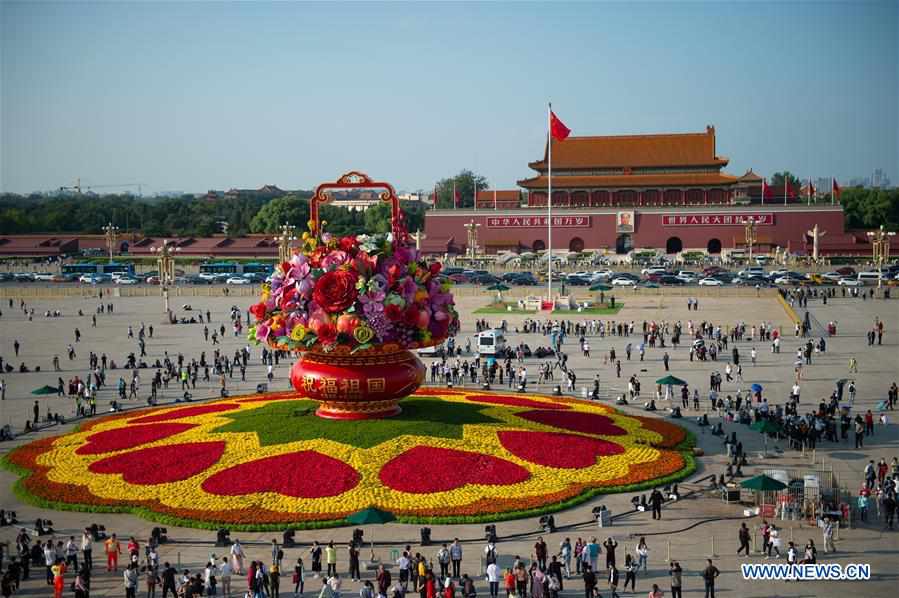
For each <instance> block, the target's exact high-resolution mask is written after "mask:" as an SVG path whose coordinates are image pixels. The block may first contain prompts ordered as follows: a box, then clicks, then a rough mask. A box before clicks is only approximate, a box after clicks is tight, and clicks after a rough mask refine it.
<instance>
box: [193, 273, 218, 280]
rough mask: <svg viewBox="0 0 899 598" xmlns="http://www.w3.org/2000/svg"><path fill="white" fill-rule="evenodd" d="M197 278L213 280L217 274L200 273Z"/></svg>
mask: <svg viewBox="0 0 899 598" xmlns="http://www.w3.org/2000/svg"><path fill="white" fill-rule="evenodd" d="M197 278H202V279H203V280H215V279H217V278H218V274H215V273H213V272H200V273H199V274H198V275H197Z"/></svg>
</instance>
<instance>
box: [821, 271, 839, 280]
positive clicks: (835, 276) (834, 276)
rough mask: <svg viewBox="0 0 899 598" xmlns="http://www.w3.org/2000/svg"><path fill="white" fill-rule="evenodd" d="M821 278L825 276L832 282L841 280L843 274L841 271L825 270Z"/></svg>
mask: <svg viewBox="0 0 899 598" xmlns="http://www.w3.org/2000/svg"><path fill="white" fill-rule="evenodd" d="M821 278H825V279H827V280H829V281H831V282H839V280H840V279H841V278H843V275H842V274H840V273H839V272H825V273H824V274H822V275H821Z"/></svg>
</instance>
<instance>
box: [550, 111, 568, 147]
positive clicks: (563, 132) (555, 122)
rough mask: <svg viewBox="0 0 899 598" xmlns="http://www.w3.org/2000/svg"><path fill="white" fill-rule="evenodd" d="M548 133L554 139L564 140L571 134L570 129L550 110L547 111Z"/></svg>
mask: <svg viewBox="0 0 899 598" xmlns="http://www.w3.org/2000/svg"><path fill="white" fill-rule="evenodd" d="M549 133H550V135H552V136H553V139H555V140H556V141H565V140H566V139H567V138H568V135H570V134H571V129H569V128H568V127H566V126H565V123H563V122H562V121H561V120H559V117H558V116H556V113H555V112H553V111H552V110H550V111H549Z"/></svg>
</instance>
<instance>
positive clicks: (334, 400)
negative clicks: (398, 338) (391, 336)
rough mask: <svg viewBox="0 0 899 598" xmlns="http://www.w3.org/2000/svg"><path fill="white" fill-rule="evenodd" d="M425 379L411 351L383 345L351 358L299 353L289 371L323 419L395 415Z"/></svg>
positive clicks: (295, 385) (342, 355) (312, 352)
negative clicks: (314, 401)
mask: <svg viewBox="0 0 899 598" xmlns="http://www.w3.org/2000/svg"><path fill="white" fill-rule="evenodd" d="M424 379H425V366H424V365H423V364H422V363H421V361H420V360H419V359H418V357H417V356H416V355H414V354H413V353H412V352H411V351H408V350H406V349H402V348H400V347H399V346H397V345H388V346H383V347H377V348H374V349H369V350H367V351H362V352H358V353H355V354H350V353H349V352H341V351H337V350H335V351H332V352H330V353H321V352H316V351H308V352H306V353H303V354H302V356H301V357H300V358H299V359H298V360H297V362H296V363H295V364H294V365H293V367H292V368H291V370H290V381H291V383H292V384H293V387H294V388H295V389H296V390H297V392H299V393H300V394H301V395H302V396H304V397H309V398H310V399H313V400H316V401H318V402H319V403H320V405H319V407H318V409H317V410H316V412H315V414H316V415H318V416H319V417H324V418H328V419H376V418H381V417H390V416H392V415H397V414H399V413H400V412H401V411H402V409H401V408H400V405H399V402H400V400H402V399H403V398H404V397H407V396H409V395H410V394H412V393H414V392H415V391H416V390H417V389H418V387H419V386H421V383H422V382H424Z"/></svg>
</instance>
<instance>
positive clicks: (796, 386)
mask: <svg viewBox="0 0 899 598" xmlns="http://www.w3.org/2000/svg"><path fill="white" fill-rule="evenodd" d="M790 396H791V398H792V399H793V400H794V401H796V403H797V404H798V403H799V384H797V383H795V382H794V383H793V388H792V389H791V390H790Z"/></svg>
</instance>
